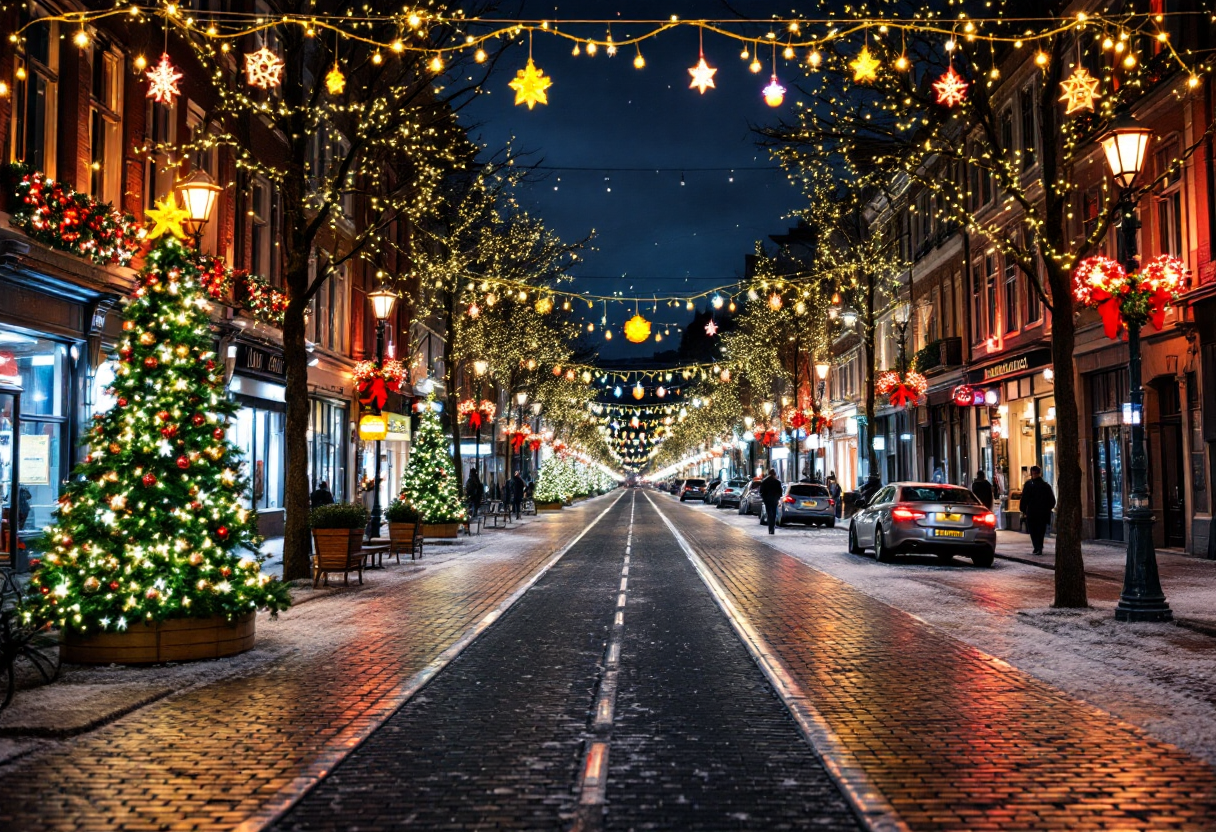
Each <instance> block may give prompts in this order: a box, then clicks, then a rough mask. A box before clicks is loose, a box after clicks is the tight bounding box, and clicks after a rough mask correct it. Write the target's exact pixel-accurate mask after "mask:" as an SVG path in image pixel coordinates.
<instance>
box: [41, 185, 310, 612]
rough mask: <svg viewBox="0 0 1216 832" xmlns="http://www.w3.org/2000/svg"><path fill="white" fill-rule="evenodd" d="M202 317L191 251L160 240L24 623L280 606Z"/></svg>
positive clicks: (281, 590)
mask: <svg viewBox="0 0 1216 832" xmlns="http://www.w3.org/2000/svg"><path fill="white" fill-rule="evenodd" d="M161 208H162V211H161V213H160V216H161V218H163V217H164V216H165V213H164V210H165V206H164V205H162V206H161ZM168 210H170V211H173V210H176V209H174V208H172V207H170V208H169V209H168ZM149 213H150V215H152V216H155V215H156V213H157V212H155V211H153V212H149ZM177 216H178V215H173V214H171V215H169V222H168V223H167V224H165V225H162V222H161V221H160V219H158V221H157V226H156V228H154V229H153V234H154V236H156V237H160V236H161V233H162V232H163V231H164V230H166V229H168V230H173V231H180V226H179V225H178V222H180V220H178V221H177V222H174V221H173V220H174V219H175V218H176V217H177ZM210 308H211V306H210V303H209V302H208V300H207V297H206V294H205V291H204V289H203V287H202V285H201V283H200V280H199V270H198V268H197V266H196V263H195V260H194V257H193V255H192V253H191V252H190V251H189V250H188V249H187V248H186V247H185V246H184V245H183V244H182V243H181V242H180V241H179V240H178V239H176V238H175V237H173V236H168V235H166V236H164V237H161V239H159V240H158V241H157V243H156V245H155V246H154V247H153V248H152V249H151V251H150V252H149V253H148V255H147V259H146V261H145V264H144V267H143V270H142V271H141V272H140V275H139V279H138V282H137V285H136V288H135V292H134V295H133V296H132V297H131V298H130V299H129V300H128V301H127V304H126V308H125V312H124V323H123V330H124V331H125V337H124V339H123V341H122V343H121V344H120V347H119V356H120V358H121V361H120V363H119V366H118V369H117V371H116V377H115V380H114V382H113V384H112V385H111V386H110V388H109V390H108V393H109V395H110V396H111V397H112V398H113V400H114V404H113V406H112V407H111V408H110V409H109V410H108V411H106V412H105V413H102V414H97V415H95V416H94V417H93V419H94V421H93V424H92V425H91V427H90V428H89V430H88V432H87V435H86V439H85V441H86V445H87V456H86V457H85V460H84V462H83V463H81V464H80V465H79V466H77V468H76V470H75V472H74V474H73V478H72V480H71V482H69V483H67V484H66V485H65V486H64V489H63V493H62V496H61V497H60V498H59V508H58V511H57V512H56V515H55V521H54V524H53V525H52V526H51V527H50V528H49V529H48V530H47V532H46V535H45V537H44V540H43V550H44V551H45V555H44V557H43V558H42V560H41V562H37V563H35V564H34V566H35V569H34V573H33V576H32V578H31V580H30V589H29V593H30V601H31V603H30V604H29V606H28V609H29V615H30V617H31V618H32V619H33V620H36V621H39V622H48V623H51V624H53V625H55V626H58V627H61V628H67V629H71V630H74V631H76V632H80V633H96V632H98V631H104V630H109V631H119V630H124V629H126V628H127V627H130V626H132V625H135V624H137V623H139V622H141V621H163V620H166V619H175V618H191V617H197V618H202V617H210V616H217V615H222V616H226V617H228V618H234V617H237V616H240V615H243V614H245V613H248V612H251V611H253V610H257V609H270V610H271V611H272V612H277V611H278V610H280V609H283V608H285V607H286V606H287V605H288V603H289V601H288V595H287V588H286V586H284V585H283V584H282V583H281V582H279V581H277V580H272V579H270V578H269V577H268V576H266V575H264V574H262V573H261V571H260V570H261V560H262V558H261V556H260V554H259V552H258V544H259V542H260V541H259V539H258V536H257V531H256V528H255V525H254V523H253V520H252V518H251V516H250V512H249V511H248V510H247V509H245V508H244V507H243V506H242V505H241V494H242V493H243V489H244V487H245V484H246V481H245V478H244V477H243V476H242V471H241V460H240V456H239V451H238V449H237V448H236V446H235V445H232V444H231V443H229V442H228V441H227V439H226V438H225V437H226V433H227V428H228V423H229V419H230V417H231V416H232V415H233V413H235V411H236V409H237V404H236V403H235V402H234V401H232V400H231V399H230V398H229V396H228V394H227V391H226V390H225V387H224V378H223V367H222V366H221V362H220V361H219V359H218V358H217V356H216V353H215V345H214V342H213V339H212V334H211V328H210V319H209V310H210Z"/></svg>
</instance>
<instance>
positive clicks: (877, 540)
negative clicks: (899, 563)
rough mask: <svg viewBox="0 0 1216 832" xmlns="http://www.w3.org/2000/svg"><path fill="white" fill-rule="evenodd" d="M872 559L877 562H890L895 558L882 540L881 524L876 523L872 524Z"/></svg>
mask: <svg viewBox="0 0 1216 832" xmlns="http://www.w3.org/2000/svg"><path fill="white" fill-rule="evenodd" d="M874 559H875V560H876V561H878V562H879V563H891V562H892V561H894V560H895V554H894V553H893V552H892V551H891V550H890V549H888V548H887V546H886V541H884V540H883V536H882V526H881V525H877V524H875V526H874Z"/></svg>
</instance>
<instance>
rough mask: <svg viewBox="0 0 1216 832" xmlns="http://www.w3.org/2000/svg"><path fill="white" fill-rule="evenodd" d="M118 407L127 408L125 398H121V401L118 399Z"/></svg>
mask: <svg viewBox="0 0 1216 832" xmlns="http://www.w3.org/2000/svg"><path fill="white" fill-rule="evenodd" d="M118 406H119V407H126V406H127V400H126V399H125V398H121V399H119V400H118Z"/></svg>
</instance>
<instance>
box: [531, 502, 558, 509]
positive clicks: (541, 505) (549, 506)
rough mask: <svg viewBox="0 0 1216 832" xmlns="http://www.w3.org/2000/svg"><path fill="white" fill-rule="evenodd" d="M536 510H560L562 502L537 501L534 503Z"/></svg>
mask: <svg viewBox="0 0 1216 832" xmlns="http://www.w3.org/2000/svg"><path fill="white" fill-rule="evenodd" d="M536 510H537V511H561V510H562V504H561V503H542V502H537V503H536Z"/></svg>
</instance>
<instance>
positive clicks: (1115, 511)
mask: <svg viewBox="0 0 1216 832" xmlns="http://www.w3.org/2000/svg"><path fill="white" fill-rule="evenodd" d="M1122 433H1123V431H1122V430H1121V429H1120V428H1119V427H1118V426H1103V427H1095V428H1094V472H1093V473H1094V477H1093V479H1094V536H1095V537H1097V538H1098V539H1099V540H1120V541H1121V540H1123V437H1122Z"/></svg>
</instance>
